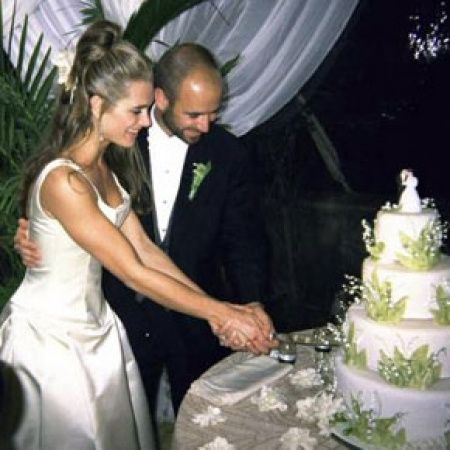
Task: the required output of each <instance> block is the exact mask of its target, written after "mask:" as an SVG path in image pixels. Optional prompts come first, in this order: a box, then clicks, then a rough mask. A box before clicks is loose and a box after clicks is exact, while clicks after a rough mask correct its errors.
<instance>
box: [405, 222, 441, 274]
mask: <svg viewBox="0 0 450 450" xmlns="http://www.w3.org/2000/svg"><path fill="white" fill-rule="evenodd" d="M446 226H447V225H446V224H443V223H442V222H441V221H440V220H439V219H436V220H431V221H430V222H428V223H427V224H426V225H425V227H424V228H423V229H422V230H421V231H420V234H419V237H418V238H417V239H413V238H411V237H410V236H408V235H407V234H406V233H403V232H400V241H401V243H402V245H403V249H404V253H399V254H397V257H398V259H399V261H400V263H401V264H402V265H403V266H405V267H407V268H408V269H411V270H429V269H431V268H432V267H434V266H435V265H436V264H437V263H438V262H439V261H440V258H441V253H440V247H441V245H442V239H443V235H444V228H445V227H446Z"/></svg>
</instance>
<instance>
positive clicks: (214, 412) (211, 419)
mask: <svg viewBox="0 0 450 450" xmlns="http://www.w3.org/2000/svg"><path fill="white" fill-rule="evenodd" d="M226 420H227V419H226V417H225V416H224V415H223V414H222V411H221V409H220V408H217V407H216V406H211V405H209V406H208V409H207V410H206V411H205V412H204V413H201V414H195V416H194V418H193V419H192V422H194V423H197V424H198V425H200V426H201V427H207V426H209V425H217V424H218V423H222V422H225V421H226Z"/></svg>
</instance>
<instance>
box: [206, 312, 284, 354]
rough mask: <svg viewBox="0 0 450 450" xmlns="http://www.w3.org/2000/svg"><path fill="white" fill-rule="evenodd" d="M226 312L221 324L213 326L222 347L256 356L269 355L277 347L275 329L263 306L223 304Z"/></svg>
mask: <svg viewBox="0 0 450 450" xmlns="http://www.w3.org/2000/svg"><path fill="white" fill-rule="evenodd" d="M223 306H224V307H225V312H224V314H223V315H222V316H221V321H220V323H219V324H214V325H213V324H211V328H212V329H213V331H214V333H215V334H216V335H217V336H218V337H219V340H220V342H221V343H222V345H226V346H228V347H230V348H232V349H233V350H248V351H251V352H253V353H255V354H261V353H268V352H269V351H270V350H271V349H272V348H274V347H276V345H277V342H276V341H275V340H274V339H273V335H274V328H273V325H272V322H271V320H270V318H269V317H268V316H267V314H266V313H265V312H264V310H263V309H262V307H261V305H259V304H256V303H251V304H248V305H234V304H229V303H226V304H223Z"/></svg>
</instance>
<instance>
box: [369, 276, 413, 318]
mask: <svg viewBox="0 0 450 450" xmlns="http://www.w3.org/2000/svg"><path fill="white" fill-rule="evenodd" d="M363 297H364V300H365V306H366V312H367V315H368V316H369V317H370V318H371V319H372V320H375V321H377V322H387V323H398V322H400V320H401V319H402V317H403V316H404V314H405V310H406V302H407V299H408V297H406V296H404V297H401V298H400V299H399V300H397V301H393V299H392V285H391V283H390V282H389V281H383V282H381V281H380V279H379V277H378V274H377V272H376V271H373V272H372V276H371V280H370V282H366V283H364V285H363Z"/></svg>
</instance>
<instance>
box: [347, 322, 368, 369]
mask: <svg viewBox="0 0 450 450" xmlns="http://www.w3.org/2000/svg"><path fill="white" fill-rule="evenodd" d="M344 360H345V364H347V365H348V366H353V367H356V368H358V369H365V368H366V367H367V353H366V350H365V349H363V350H358V347H357V345H356V342H355V324H354V323H353V322H352V323H351V324H350V326H349V329H348V333H347V338H346V340H345V344H344Z"/></svg>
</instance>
